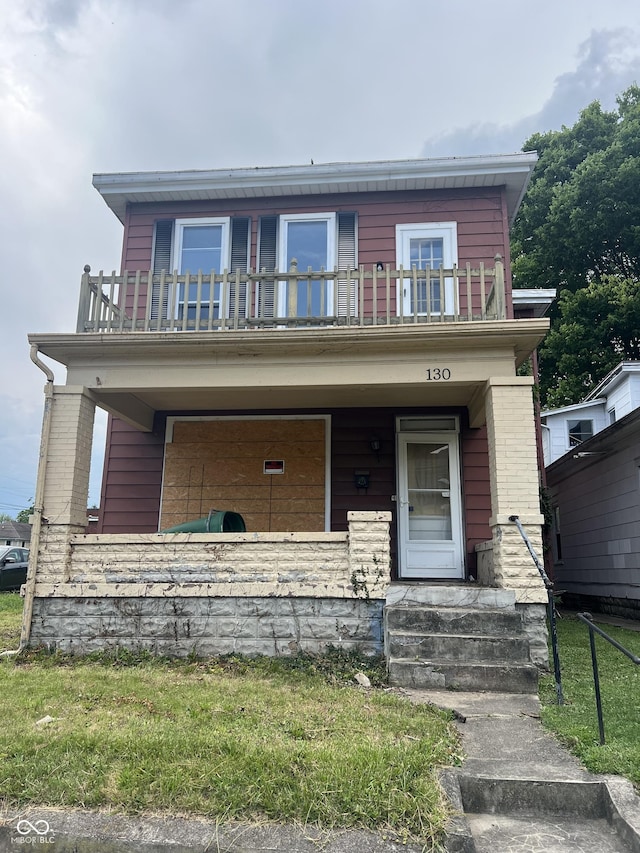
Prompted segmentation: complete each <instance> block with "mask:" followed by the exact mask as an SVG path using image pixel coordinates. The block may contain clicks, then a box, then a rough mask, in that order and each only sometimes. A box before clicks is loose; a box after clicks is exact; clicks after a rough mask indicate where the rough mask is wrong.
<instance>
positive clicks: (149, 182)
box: [23, 153, 548, 683]
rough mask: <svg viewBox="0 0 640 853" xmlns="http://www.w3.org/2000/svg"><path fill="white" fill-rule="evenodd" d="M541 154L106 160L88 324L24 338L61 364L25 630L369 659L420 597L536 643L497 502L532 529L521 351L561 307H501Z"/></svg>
mask: <svg viewBox="0 0 640 853" xmlns="http://www.w3.org/2000/svg"><path fill="white" fill-rule="evenodd" d="M535 162H536V156H535V154H530V153H525V154H514V155H508V156H491V157H468V158H467V157H465V158H451V159H437V160H409V161H388V162H369V163H338V164H330V165H314V164H311V165H308V166H291V167H274V168H251V169H220V170H213V171H186V172H162V173H127V174H99V175H95V176H94V186H95V187H96V189H97V190H98V192H100V193H101V195H102V196H103V198H104V200H105V202H106V204H107V205H108V206H109V208H110V209H111V210H112V211H113V213H114V214H115V215H116V216H117V217H118V219H119V220H120V221H121V222H122V223H123V226H124V241H123V253H122V272H121V273H119V274H116V273H113V274H103V273H98V274H95V273H93V272H92V271H91V270H90V269H89V268H86V269H85V274H84V276H83V278H82V286H81V294H80V304H79V312H78V324H77V329H76V331H75V332H74V333H70V334H33V335H30V338H29V340H30V342H31V344H32V358H33V359H34V360H35V361H36V363H39V358H38V354H39V353H43V354H45V355H47V356H49V357H51V358H53V359H55V360H56V361H57V362H59V363H60V364H62V365H64V366H65V367H66V370H67V380H66V384H65V385H62V386H58V385H56V384H55V377H54V376H53V375H52V374H51V372H50V371H48V373H47V378H48V381H47V386H46V388H45V393H46V407H45V418H44V427H43V452H42V465H41V471H40V477H39V482H38V494H37V496H36V513H35V519H34V522H35V527H34V540H35V544H34V546H33V548H32V553H33V554H34V559H33V564H32V567H31V573H30V580H29V584H28V589H27V598H28V606H27V609H26V616H25V624H24V629H23V642H31V643H41V642H44V643H48V644H52V645H55V646H57V647H60V648H63V649H72V650H74V649H77V650H86V649H92V648H101V647H104V646H108V645H113V644H123V645H130V646H131V645H133V646H142V647H144V648H150V649H153V650H155V651H157V652H168V653H171V654H187V653H189V652H191V651H195V652H196V653H198V654H210V653H224V652H229V651H240V652H246V653H254V652H255V653H259V652H265V653H270V654H274V653H290V652H292V651H295V650H296V649H319V648H322V647H323V646H326V645H327V644H328V643H332V644H334V645H343V646H353V645H360V646H361V647H363V648H366V649H369V650H376V649H380V648H381V647H382V643H383V628H382V626H383V617H384V613H385V612H387V613H388V612H391V608H392V607H394V606H395V607H398V608H411V607H412V606H413V607H419V606H421V605H424V604H425V603H426V604H427V605H434V606H435V604H437V606H448V607H450V608H451V610H450V613H452V612H453V611H454V610H455V611H456V613H457V612H458V610H461V609H464V608H474V607H481V608H485V609H488V610H490V611H491V612H492V613H494V612H495V611H496V610H500V609H509V610H511V611H513V612H514V613H515V614H516V616H517V619H518V620H519V622H522V623H523V624H524V625H525V629H526V631H527V632H528V635H529V637H530V638H532V639H533V645H532V647H533V652H531V655H530V657H533V659H535V660H536V661H537V662H540V661H541V660H542V658H544V657H545V654H546V650H544V636H543V635H544V602H545V601H546V596H545V590H544V588H543V585H542V583H541V581H540V578H539V577H538V575H537V572H536V568H535V566H534V564H533V563H532V561H531V559H530V558H529V555H528V553H527V552H526V549H525V548H524V545H523V543H522V541H521V538H520V535H519V533H518V531H517V529H516V527H514V525H513V524H512V523H511V522H510V521H509V516H511V515H513V514H517V515H518V516H519V517H520V519H521V521H522V523H523V524H524V525H525V526H526V529H527V531H528V533H529V536H530V538H531V540H532V541H533V542H534V544H536V543H537V547H538V548H540V547H541V546H540V525H541V521H542V518H541V516H540V506H539V492H538V471H537V462H536V441H535V431H534V415H533V404H532V392H531V382H532V380H531V379H530V378H528V377H520V376H518V375H517V369H518V367H519V366H520V365H521V364H522V363H523V362H524V361H526V360H527V359H528V357H529V355H530V353H531V352H532V350H533V349H534V348H535V347H536V346H537V344H538V343H539V342H540V340H541V339H542V337H543V336H544V334H545V332H546V330H547V327H548V321H547V320H545V319H544V318H540V317H539V316H536V312H535V311H531V312H529V314H528V315H527V316H523V318H516V317H514V308H513V299H512V293H511V282H510V267H509V224H510V222H511V221H512V220H513V217H514V216H515V214H516V211H517V210H518V206H519V203H520V201H521V198H522V196H523V194H524V192H525V190H526V187H527V183H528V180H529V177H530V175H531V172H532V170H533V168H534V165H535ZM525 302H526V299H524V300H523V298H522V294H520V299H519V303H518V304H523V305H524V304H525ZM523 313H524V314H525V315H526V314H527V312H523ZM40 364H42V363H41V362H40ZM42 366H43V369H44V370H45V372H47V370H48V369H47V368H46V367H44V365H42ZM96 406H100V407H101V408H103V409H106V410H107V411H108V412H109V413H110V415H111V417H110V421H109V428H108V438H107V447H106V458H105V467H104V479H103V489H102V498H101V513H100V527H99V531H98V532H97V533H96V534H89V535H87V534H85V533H84V529H85V524H86V519H85V512H86V496H87V482H88V479H87V478H88V473H89V459H90V450H91V434H92V423H93V415H94V410H95V407H96ZM212 511H216V512H215V515H214V516H212ZM212 517H213V518H214V521H213V524H214V525H215V526H214V528H213V530H217V531H219V532H212V528H211V524H212ZM240 522H244V525H243V524H241V523H240ZM184 524H187V525H188V526H187V527H186V528H183V530H182V531H181V532H169V533H166V532H165V533H163V532H162V531H166V530H168V529H170V528H174V527H176V526H180V525H184ZM243 526H246V530H243V529H242V527H243ZM434 603H435V604H434ZM415 612H417V611H414V614H413V615H415ZM405 615H406V614H405ZM407 618H408V626H409V627H408V628H407V627H406V626H405V629H404V630H405V633H406V631H407V630H409V631H410V630H411V629H412V628H413V627H415V626H414V625H413V616H412V614H411V613H409V615H408V617H407ZM493 621H494V622H496V621H497V617H496V619H494V620H493ZM392 634H393V631H392V630H391V628H390V627H389V626H388V630H387V637H386V647H387V652H388V654H389V655H390V657H393V656H394V655H393V653H392V652H391V651H390V650H391V646H392V639H393V638H392ZM406 642H408V641H406ZM400 645H402V642H399V646H400ZM493 645H494V646H497V645H499V641H497V642H496V643H494V644H493ZM502 645H503V646H504V643H503V644H502ZM417 657H421V655H418V654H416V653H415V652H412V658H413V659H416V658H417ZM422 657H424V656H422ZM432 657H433V656H432ZM467 657H468V662H469V663H470V664H471V663H473V660H474V657H473V654H472V653H471V652H469V654H468V655H467ZM427 658H428V659H429V660H431V658H429V655H426V658H425V660H426V659H427ZM529 662H530V661H529ZM427 669H428V667H427ZM432 669H433V668H432ZM442 671H444V670H442ZM478 671H479V670H478ZM413 677H414V676H412V678H413ZM415 678H418V680H419V677H418V676H415ZM447 678H448V676H447ZM445 680H446V679H445ZM416 683H417V682H416ZM440 683H444V681H442V680H441V681H440ZM447 683H449V681H447ZM451 683H453V681H451Z"/></svg>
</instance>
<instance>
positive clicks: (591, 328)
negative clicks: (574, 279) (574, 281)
mask: <svg viewBox="0 0 640 853" xmlns="http://www.w3.org/2000/svg"><path fill="white" fill-rule="evenodd" d="M558 309H559V317H558V318H557V320H556V322H554V325H553V327H552V329H551V331H550V332H549V334H548V336H547V339H546V341H545V345H544V348H543V350H542V351H541V354H540V372H541V378H542V377H544V383H543V382H542V381H541V385H543V386H544V387H543V391H544V392H545V394H546V405H547V406H564V405H567V404H569V403H576V402H578V401H579V400H581V399H582V398H583V397H584V396H585V394H587V393H588V392H589V391H590V390H591V389H592V388H593V387H594V386H595V385H596V384H597V383H598V382H599V381H600V380H601V379H602V378H603V377H604V376H606V374H607V373H608V372H609V371H610V370H612V369H613V368H614V367H615V366H616V365H617V364H618V363H619V362H620V361H624V360H626V359H628V360H640V285H639V284H638V282H637V281H634V280H633V279H628V278H627V279H621V278H619V277H617V276H613V275H610V276H604V277H603V278H602V280H596V281H592V282H591V283H590V284H588V285H587V286H586V287H583V288H581V289H580V290H577V291H576V292H575V293H572V292H571V291H570V290H564V291H563V292H562V294H561V295H560V299H559V301H558Z"/></svg>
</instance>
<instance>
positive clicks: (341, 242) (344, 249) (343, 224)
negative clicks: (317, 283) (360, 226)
mask: <svg viewBox="0 0 640 853" xmlns="http://www.w3.org/2000/svg"><path fill="white" fill-rule="evenodd" d="M337 218H338V249H337V256H338V257H337V260H338V269H339V270H354V269H355V268H356V264H357V247H356V215H355V213H338V217H337ZM336 314H337V315H338V317H346V316H347V315H348V316H351V317H355V316H356V314H357V293H356V282H355V281H354V280H353V279H352V280H351V281H350V282H347V280H346V279H343V280H338V304H337V305H336Z"/></svg>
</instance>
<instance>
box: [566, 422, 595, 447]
mask: <svg viewBox="0 0 640 853" xmlns="http://www.w3.org/2000/svg"><path fill="white" fill-rule="evenodd" d="M567 429H568V430H569V447H577V445H579V444H582V442H583V441H586V440H587V439H588V438H591V437H592V435H593V421H592V420H590V419H582V420H572V421H567Z"/></svg>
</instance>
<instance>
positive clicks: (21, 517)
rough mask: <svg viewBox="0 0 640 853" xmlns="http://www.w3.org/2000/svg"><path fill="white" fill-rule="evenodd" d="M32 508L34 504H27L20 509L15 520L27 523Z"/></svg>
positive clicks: (31, 513)
mask: <svg viewBox="0 0 640 853" xmlns="http://www.w3.org/2000/svg"><path fill="white" fill-rule="evenodd" d="M33 509H34V504H31V506H28V507H27V508H26V509H21V510H20V512H19V513H18V514H17V515H16V521H19V522H21V523H22V524H29V516H30V515H33Z"/></svg>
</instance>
